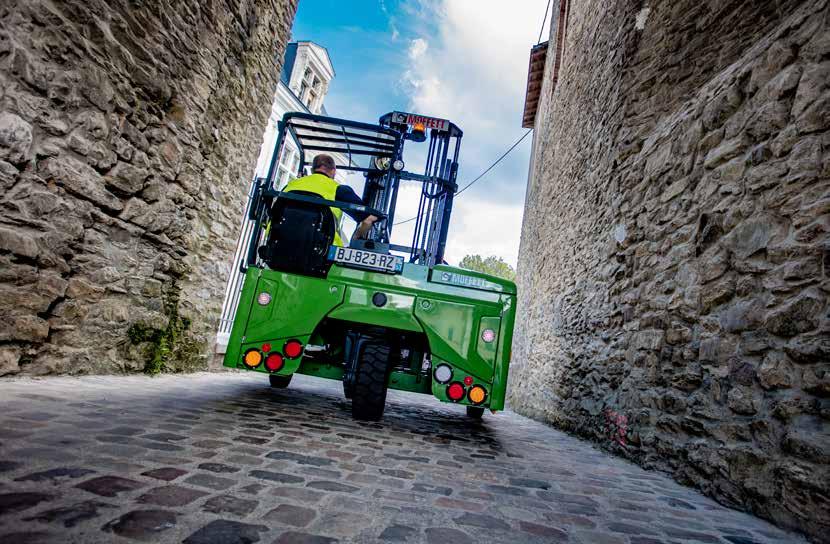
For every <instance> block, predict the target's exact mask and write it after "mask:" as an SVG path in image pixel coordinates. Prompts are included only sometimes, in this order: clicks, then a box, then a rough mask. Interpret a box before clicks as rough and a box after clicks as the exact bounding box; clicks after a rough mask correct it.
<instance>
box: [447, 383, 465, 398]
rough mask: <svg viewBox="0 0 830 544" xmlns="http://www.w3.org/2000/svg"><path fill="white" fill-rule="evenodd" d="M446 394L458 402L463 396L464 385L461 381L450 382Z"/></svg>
mask: <svg viewBox="0 0 830 544" xmlns="http://www.w3.org/2000/svg"><path fill="white" fill-rule="evenodd" d="M447 396H448V397H449V398H450V400H451V401H453V402H458V401H460V400H461V399H463V398H464V386H463V385H461V382H452V383H451V384H449V385H448V386H447Z"/></svg>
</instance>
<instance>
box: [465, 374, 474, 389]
mask: <svg viewBox="0 0 830 544" xmlns="http://www.w3.org/2000/svg"><path fill="white" fill-rule="evenodd" d="M464 385H466V386H467V387H469V386H471V385H473V377H472V376H464Z"/></svg>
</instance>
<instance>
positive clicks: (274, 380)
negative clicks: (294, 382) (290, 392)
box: [268, 374, 294, 389]
mask: <svg viewBox="0 0 830 544" xmlns="http://www.w3.org/2000/svg"><path fill="white" fill-rule="evenodd" d="M292 376H294V374H291V375H290V376H279V375H274V374H272V375H271V376H268V381H269V382H271V387H276V388H277V389H285V388H286V387H288V384H289V383H291V377H292Z"/></svg>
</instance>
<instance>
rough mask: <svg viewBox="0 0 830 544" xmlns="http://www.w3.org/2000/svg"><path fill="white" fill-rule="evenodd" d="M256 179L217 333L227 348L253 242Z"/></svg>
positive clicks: (243, 217) (250, 191)
mask: <svg viewBox="0 0 830 544" xmlns="http://www.w3.org/2000/svg"><path fill="white" fill-rule="evenodd" d="M255 184H256V178H254V180H253V181H252V182H251V188H250V190H249V191H248V201H247V202H246V203H245V214H244V215H243V216H242V225H241V229H240V230H241V232H240V234H239V239H238V240H237V242H236V251H235V252H234V255H233V263H232V265H231V273H230V276H229V277H228V284H227V285H226V286H225V300H224V301H223V302H222V313H220V314H219V330H217V331H216V343H217V345H218V346H226V345H227V344H228V338H229V337H230V334H231V328H232V327H233V318H234V316H236V308H237V306H239V296H240V294H241V292H242V281H243V279H244V276H243V275H242V271H241V267H242V261H243V260H244V259H245V257H246V256H247V255H248V245H249V244H250V240H251V230H252V229H253V228H254V222H253V221H250V220H249V219H248V212H249V211H250V209H251V199H252V197H253V194H254V186H255Z"/></svg>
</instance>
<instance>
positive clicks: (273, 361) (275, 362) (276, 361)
mask: <svg viewBox="0 0 830 544" xmlns="http://www.w3.org/2000/svg"><path fill="white" fill-rule="evenodd" d="M284 364H285V361H284V360H283V358H282V355H280V354H279V353H276V352H274V353H272V354H271V355H269V356H268V357H267V358H266V359H265V368H267V369H268V371H269V372H278V371H280V370H281V369H282V367H283V365H284Z"/></svg>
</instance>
